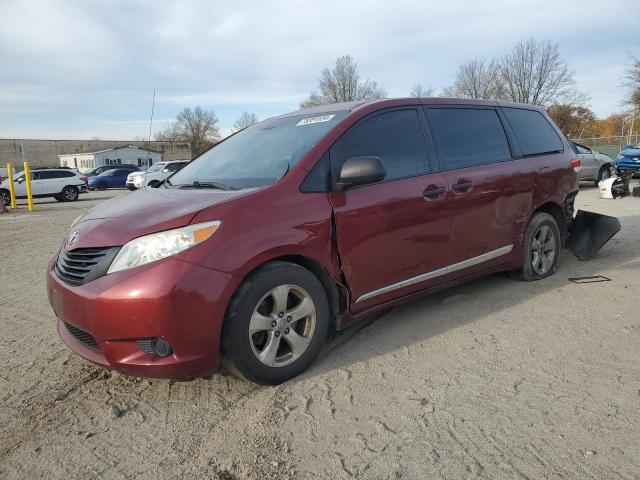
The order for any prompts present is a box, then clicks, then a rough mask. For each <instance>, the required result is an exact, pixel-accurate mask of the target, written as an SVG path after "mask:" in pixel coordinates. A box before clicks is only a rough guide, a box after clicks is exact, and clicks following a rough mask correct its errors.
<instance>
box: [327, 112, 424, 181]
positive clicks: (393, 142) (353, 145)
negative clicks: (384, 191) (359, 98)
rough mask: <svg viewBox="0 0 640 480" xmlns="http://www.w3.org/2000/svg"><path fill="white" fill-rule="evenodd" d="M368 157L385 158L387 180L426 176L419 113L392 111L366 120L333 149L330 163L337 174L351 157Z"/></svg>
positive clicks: (383, 160)
mask: <svg viewBox="0 0 640 480" xmlns="http://www.w3.org/2000/svg"><path fill="white" fill-rule="evenodd" d="M365 155H366V156H376V157H380V158H381V159H382V163H383V164H384V167H385V169H386V170H387V176H386V177H385V180H393V179H396V178H403V177H410V176H413V175H421V174H424V173H426V172H427V170H428V167H427V148H426V144H425V139H424V134H423V133H422V127H421V126H420V119H419V117H418V112H417V111H416V110H414V109H407V110H393V111H390V112H383V113H380V114H377V115H374V116H373V117H368V118H365V119H364V120H361V121H360V122H358V123H357V124H356V125H354V126H353V127H351V128H350V129H349V130H348V131H347V132H346V133H345V134H344V135H342V137H340V138H339V139H338V141H337V142H336V143H335V144H334V145H333V147H331V163H332V164H333V167H334V168H336V170H337V171H339V170H340V168H341V167H342V165H343V164H344V162H345V161H346V160H348V159H349V158H351V157H358V156H365Z"/></svg>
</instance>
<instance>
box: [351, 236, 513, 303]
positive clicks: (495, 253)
mask: <svg viewBox="0 0 640 480" xmlns="http://www.w3.org/2000/svg"><path fill="white" fill-rule="evenodd" d="M511 250H513V244H511V245H506V246H504V247H501V248H498V249H497V250H492V251H491V252H487V253H483V254H482V255H478V256H477V257H473V258H468V259H467V260H463V261H462V262H458V263H454V264H453V265H449V266H448V267H443V268H439V269H438V270H433V271H431V272H427V273H423V274H422V275H418V276H417V277H412V278H408V279H406V280H403V281H401V282H398V283H394V284H392V285H387V286H386V287H382V288H379V289H378V290H373V291H371V292H367V293H365V294H364V295H361V296H360V297H358V299H357V300H356V303H358V302H364V301H365V300H369V299H370V298H373V297H377V296H378V295H383V294H385V293H389V292H392V291H394V290H397V289H399V288H404V287H408V286H410V285H415V284H416V283H421V282H424V281H426V280H431V279H432V278H437V277H441V276H442V275H447V274H448V273H453V272H456V271H458V270H462V269H463V268H469V267H473V266H474V265H478V264H480V263H484V262H488V261H489V260H493V259H494V258H498V257H501V256H502V255H506V254H507V253H510V252H511Z"/></svg>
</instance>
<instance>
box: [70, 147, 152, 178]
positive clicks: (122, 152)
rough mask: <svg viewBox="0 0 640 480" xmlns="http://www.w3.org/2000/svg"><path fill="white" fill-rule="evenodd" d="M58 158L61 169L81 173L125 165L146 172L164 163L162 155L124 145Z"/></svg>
mask: <svg viewBox="0 0 640 480" xmlns="http://www.w3.org/2000/svg"><path fill="white" fill-rule="evenodd" d="M58 158H59V159H60V166H61V167H70V168H77V169H78V171H80V172H84V171H86V170H89V169H91V168H94V167H99V166H101V165H121V164H123V163H124V164H131V165H137V166H138V167H140V168H141V170H146V169H147V168H148V167H150V166H151V165H153V164H154V163H157V162H161V161H162V153H160V152H156V151H155V150H145V149H144V148H139V147H134V146H133V145H123V146H121V147H114V148H108V149H106V150H99V151H97V152H78V153H66V154H64V155H58ZM147 159H148V160H149V161H148V162H147Z"/></svg>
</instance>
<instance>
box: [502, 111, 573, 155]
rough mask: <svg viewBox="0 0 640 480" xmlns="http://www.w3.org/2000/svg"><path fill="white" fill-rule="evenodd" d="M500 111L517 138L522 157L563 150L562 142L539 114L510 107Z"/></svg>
mask: <svg viewBox="0 0 640 480" xmlns="http://www.w3.org/2000/svg"><path fill="white" fill-rule="evenodd" d="M502 110H503V111H504V114H505V116H506V117H507V120H509V124H511V128H513V131H514V133H515V134H516V137H517V138H518V143H519V144H520V148H521V149H522V154H523V155H525V156H531V155H544V154H546V153H555V152H562V151H563V150H564V148H563V146H562V140H560V137H559V136H558V134H557V133H556V131H555V130H554V128H553V127H552V126H551V124H550V123H549V122H548V121H547V119H546V118H544V115H542V114H541V113H540V112H538V111H536V110H525V109H523V108H511V107H508V108H507V107H505V108H503V109H502Z"/></svg>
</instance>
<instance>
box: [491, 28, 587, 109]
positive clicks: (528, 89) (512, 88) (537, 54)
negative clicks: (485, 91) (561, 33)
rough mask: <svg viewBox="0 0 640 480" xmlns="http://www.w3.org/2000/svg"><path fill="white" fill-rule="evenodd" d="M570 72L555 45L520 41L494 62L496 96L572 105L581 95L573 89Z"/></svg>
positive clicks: (531, 40)
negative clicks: (495, 66)
mask: <svg viewBox="0 0 640 480" xmlns="http://www.w3.org/2000/svg"><path fill="white" fill-rule="evenodd" d="M574 85H575V80H574V79H573V72H572V71H570V70H569V67H568V65H567V62H565V61H564V60H563V59H562V58H561V57H560V51H559V49H558V44H557V43H551V42H549V41H547V42H540V43H539V42H537V41H536V40H535V39H534V38H530V39H529V40H523V41H520V42H519V43H518V44H517V45H516V46H515V47H514V48H513V50H512V51H511V52H509V53H507V54H506V55H505V56H504V57H502V58H501V59H500V60H499V61H498V62H497V87H498V89H499V90H498V91H497V92H496V97H499V98H502V99H504V100H510V101H513V102H521V103H533V104H536V105H543V106H550V105H554V104H565V105H575V104H577V103H580V102H583V101H584V100H585V96H584V95H583V94H581V93H579V92H578V91H577V90H576V89H575V88H574Z"/></svg>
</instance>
